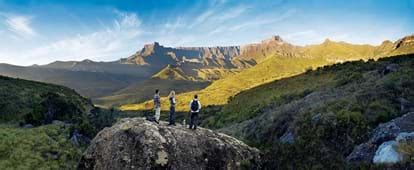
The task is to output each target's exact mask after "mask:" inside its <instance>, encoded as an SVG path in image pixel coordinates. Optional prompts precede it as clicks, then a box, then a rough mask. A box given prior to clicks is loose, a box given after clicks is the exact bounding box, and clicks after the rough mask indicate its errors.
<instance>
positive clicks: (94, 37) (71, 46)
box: [3, 12, 142, 65]
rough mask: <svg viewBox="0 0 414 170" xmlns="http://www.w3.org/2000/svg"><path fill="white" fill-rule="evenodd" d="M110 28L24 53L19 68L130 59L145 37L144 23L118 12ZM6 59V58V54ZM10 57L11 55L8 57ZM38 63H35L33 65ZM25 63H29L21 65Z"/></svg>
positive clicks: (19, 59)
mask: <svg viewBox="0 0 414 170" xmlns="http://www.w3.org/2000/svg"><path fill="white" fill-rule="evenodd" d="M117 15H118V18H117V19H115V20H114V21H113V25H112V26H111V27H107V28H105V29H103V30H101V31H97V32H93V33H90V34H85V35H77V36H75V37H69V38H64V39H61V40H58V41H56V42H52V43H49V44H47V45H45V46H40V47H37V48H34V49H32V50H27V51H26V52H25V53H20V54H16V56H24V57H19V58H18V61H20V63H19V65H30V64H34V63H32V62H35V63H36V64H46V63H49V62H52V61H55V60H63V61H68V60H82V59H85V58H89V59H93V60H99V61H103V60H104V61H107V60H113V59H114V58H121V57H126V56H128V55H131V54H132V53H133V52H134V50H136V46H135V45H136V44H137V43H138V42H139V41H138V37H139V36H140V35H141V34H142V31H141V29H140V25H141V20H140V19H139V18H138V16H137V15H136V14H135V13H121V12H117ZM3 56H4V54H3ZM9 56H10V55H9ZM33 59H36V61H33ZM22 61H23V62H26V63H22Z"/></svg>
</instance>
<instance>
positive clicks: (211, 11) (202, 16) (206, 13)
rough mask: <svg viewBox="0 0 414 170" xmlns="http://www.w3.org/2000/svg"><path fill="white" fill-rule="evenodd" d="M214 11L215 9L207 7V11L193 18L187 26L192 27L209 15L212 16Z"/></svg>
mask: <svg viewBox="0 0 414 170" xmlns="http://www.w3.org/2000/svg"><path fill="white" fill-rule="evenodd" d="M215 12H216V11H215V9H208V10H207V11H205V12H203V13H202V14H201V15H199V16H198V17H197V18H196V19H195V21H194V22H193V23H192V24H191V25H190V26H189V28H193V27H194V26H196V25H199V24H201V23H203V22H205V21H206V20H207V19H208V18H209V17H211V16H213V15H214V13H215Z"/></svg>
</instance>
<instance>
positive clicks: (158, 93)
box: [154, 89, 161, 123]
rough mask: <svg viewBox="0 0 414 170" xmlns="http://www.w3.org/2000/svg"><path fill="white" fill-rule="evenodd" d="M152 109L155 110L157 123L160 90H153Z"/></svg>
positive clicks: (159, 111)
mask: <svg viewBox="0 0 414 170" xmlns="http://www.w3.org/2000/svg"><path fill="white" fill-rule="evenodd" d="M154 110H155V116H154V118H155V122H157V123H159V121H160V115H161V99H160V91H159V90H158V89H157V90H155V95H154Z"/></svg>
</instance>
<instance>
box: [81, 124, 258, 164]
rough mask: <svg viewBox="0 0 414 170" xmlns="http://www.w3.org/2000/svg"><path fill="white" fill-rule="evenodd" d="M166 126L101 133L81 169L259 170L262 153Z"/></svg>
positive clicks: (210, 133)
mask: <svg viewBox="0 0 414 170" xmlns="http://www.w3.org/2000/svg"><path fill="white" fill-rule="evenodd" d="M166 124H167V123H166V122H161V124H156V123H153V122H150V121H147V120H145V119H143V118H126V119H122V120H120V121H119V122H118V123H116V124H115V125H114V126H112V127H111V128H105V129H104V130H102V131H101V132H99V133H98V135H97V136H96V137H95V138H94V139H93V141H92V142H91V145H90V146H89V148H88V149H87V150H86V152H85V153H84V155H83V157H82V159H81V161H80V162H79V165H78V169H153V168H166V169H241V168H242V167H243V166H247V167H249V168H253V169H255V168H260V162H261V161H260V160H261V153H260V151H259V150H258V149H255V148H252V147H249V146H247V145H246V144H244V143H243V142H241V141H239V140H237V139H235V138H233V137H230V136H228V135H225V134H221V133H218V132H214V131H212V130H209V129H204V128H199V129H197V130H190V129H187V128H185V127H183V126H166Z"/></svg>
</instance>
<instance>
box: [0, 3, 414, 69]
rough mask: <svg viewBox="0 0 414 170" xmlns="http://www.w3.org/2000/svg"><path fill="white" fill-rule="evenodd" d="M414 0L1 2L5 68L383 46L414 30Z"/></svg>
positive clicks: (0, 57)
mask: <svg viewBox="0 0 414 170" xmlns="http://www.w3.org/2000/svg"><path fill="white" fill-rule="evenodd" d="M413 11H414V0H338V1H333V0H331V1H328V0H289V1H288V0H257V1H252V0H250V1H247V0H198V1H191V0H174V1H172V0H89V1H87V0H70V1H69V0H67V1H63V0H60V1H58V0H0V37H1V38H0V63H10V64H16V65H31V64H45V63H49V62H52V61H55V60H64V61H67V60H83V59H86V58H88V59H92V60H96V61H111V60H116V59H119V58H121V57H122V58H124V57H128V56H130V55H131V54H133V53H134V52H135V51H137V50H139V49H141V48H142V46H143V45H144V44H146V43H150V42H154V41H157V42H160V43H161V44H162V45H165V46H173V47H177V46H225V45H243V44H248V43H254V42H259V41H260V40H263V39H266V38H268V37H270V36H272V35H280V36H281V37H282V38H283V39H285V41H288V42H290V43H293V44H297V45H307V44H315V43H321V42H322V41H323V40H324V39H326V38H329V39H331V40H336V41H347V42H351V43H358V44H366V43H367V44H374V45H377V44H380V43H381V42H382V41H383V40H386V39H389V40H393V41H395V40H397V39H398V38H401V37H403V36H405V35H409V34H413V33H414V22H413V21H414V12H413Z"/></svg>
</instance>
